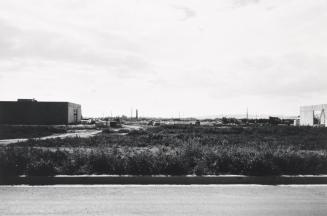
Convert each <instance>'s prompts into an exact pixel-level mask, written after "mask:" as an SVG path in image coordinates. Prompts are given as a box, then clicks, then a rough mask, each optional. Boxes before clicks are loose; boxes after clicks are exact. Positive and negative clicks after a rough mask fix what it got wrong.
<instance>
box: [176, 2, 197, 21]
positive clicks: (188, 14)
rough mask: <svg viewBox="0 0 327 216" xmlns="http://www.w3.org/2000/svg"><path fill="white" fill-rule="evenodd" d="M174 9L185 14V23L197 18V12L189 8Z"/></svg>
mask: <svg viewBox="0 0 327 216" xmlns="http://www.w3.org/2000/svg"><path fill="white" fill-rule="evenodd" d="M173 8H175V9H177V10H180V11H182V12H183V15H184V16H183V18H181V20H182V21H185V20H187V19H190V18H193V17H195V16H196V12H195V10H193V9H191V8H189V7H185V6H180V5H179V6H173Z"/></svg>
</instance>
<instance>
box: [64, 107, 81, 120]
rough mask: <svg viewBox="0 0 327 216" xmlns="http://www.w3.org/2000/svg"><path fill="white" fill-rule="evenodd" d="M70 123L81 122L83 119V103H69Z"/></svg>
mask: <svg viewBox="0 0 327 216" xmlns="http://www.w3.org/2000/svg"><path fill="white" fill-rule="evenodd" d="M67 115H68V124H74V123H79V122H81V120H82V109H81V105H79V104H74V103H68V113H67Z"/></svg>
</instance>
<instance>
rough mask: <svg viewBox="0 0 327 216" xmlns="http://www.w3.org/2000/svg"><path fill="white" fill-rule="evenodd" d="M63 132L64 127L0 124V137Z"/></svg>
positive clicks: (45, 134)
mask: <svg viewBox="0 0 327 216" xmlns="http://www.w3.org/2000/svg"><path fill="white" fill-rule="evenodd" d="M65 132H66V129H64V128H59V127H53V126H19V125H0V139H16V138H36V137H42V136H49V135H52V134H55V133H65Z"/></svg>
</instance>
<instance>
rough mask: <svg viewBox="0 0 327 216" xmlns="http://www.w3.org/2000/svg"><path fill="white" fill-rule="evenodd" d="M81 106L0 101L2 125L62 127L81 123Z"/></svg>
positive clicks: (68, 103)
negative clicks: (62, 125) (61, 125)
mask: <svg viewBox="0 0 327 216" xmlns="http://www.w3.org/2000/svg"><path fill="white" fill-rule="evenodd" d="M81 118H82V112H81V105H79V104H75V103H70V102H48V101H46V102H45V101H40V102H39V101H36V100H35V99H18V100H17V101H0V124H22V125H60V124H75V123H79V122H80V121H81Z"/></svg>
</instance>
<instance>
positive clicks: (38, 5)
mask: <svg viewBox="0 0 327 216" xmlns="http://www.w3.org/2000/svg"><path fill="white" fill-rule="evenodd" d="M326 11H327V1H325V0H315V1H310V0H219V1H217V0H204V1H199V0H162V1H159V0H156V1H153V0H121V1H113V0H107V1H106V0H101V1H100V0H57V1H47V0H29V1H23V0H21V1H18V0H3V1H0V100H16V99H17V98H35V99H37V100H39V101H53V100H54V101H70V102H74V103H79V104H81V105H82V112H83V115H84V116H110V115H111V114H112V115H126V116H130V111H131V109H134V110H135V109H138V110H139V115H140V116H141V117H142V116H158V117H178V116H179V113H180V114H181V117H190V116H194V117H201V116H211V115H222V114H224V115H235V114H243V113H244V115H245V114H246V109H247V107H248V109H249V114H251V115H292V116H294V115H298V114H299V108H300V106H302V105H310V104H324V103H327V42H326V40H327V39H326V38H327V13H326Z"/></svg>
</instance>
